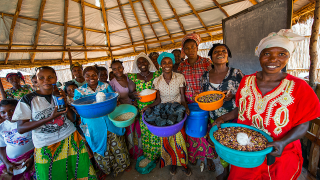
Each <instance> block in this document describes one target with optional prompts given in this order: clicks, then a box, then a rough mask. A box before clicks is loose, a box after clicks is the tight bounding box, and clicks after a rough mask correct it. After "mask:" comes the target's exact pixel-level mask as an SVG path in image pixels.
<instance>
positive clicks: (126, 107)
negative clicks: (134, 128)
mask: <svg viewBox="0 0 320 180" xmlns="http://www.w3.org/2000/svg"><path fill="white" fill-rule="evenodd" d="M137 114H138V110H137V108H136V107H135V106H133V105H130V104H121V105H119V106H117V107H116V109H115V110H114V111H113V112H112V113H110V114H109V115H108V117H109V119H110V121H111V122H112V123H113V124H114V125H115V126H117V127H121V128H123V127H128V126H130V125H131V124H132V123H133V122H134V120H135V117H136V116H137Z"/></svg>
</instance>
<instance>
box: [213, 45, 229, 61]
mask: <svg viewBox="0 0 320 180" xmlns="http://www.w3.org/2000/svg"><path fill="white" fill-rule="evenodd" d="M217 46H224V47H226V48H227V51H228V57H229V58H232V54H231V51H230V49H229V48H228V46H227V45H226V44H220V43H216V44H213V45H212V48H211V49H210V51H209V53H208V56H209V57H210V59H212V53H213V50H214V49H215V48H216V47H217Z"/></svg>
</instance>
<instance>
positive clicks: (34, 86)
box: [31, 75, 38, 91]
mask: <svg viewBox="0 0 320 180" xmlns="http://www.w3.org/2000/svg"><path fill="white" fill-rule="evenodd" d="M31 82H32V89H33V91H36V90H38V89H37V87H38V86H37V76H36V75H33V76H32V77H31Z"/></svg>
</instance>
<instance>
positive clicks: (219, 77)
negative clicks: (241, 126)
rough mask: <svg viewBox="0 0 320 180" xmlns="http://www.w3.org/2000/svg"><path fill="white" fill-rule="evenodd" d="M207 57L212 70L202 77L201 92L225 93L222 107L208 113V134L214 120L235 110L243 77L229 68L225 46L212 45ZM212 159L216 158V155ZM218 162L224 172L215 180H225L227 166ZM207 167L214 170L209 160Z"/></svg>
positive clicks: (227, 49) (226, 47) (229, 52)
mask: <svg viewBox="0 0 320 180" xmlns="http://www.w3.org/2000/svg"><path fill="white" fill-rule="evenodd" d="M208 56H209V57H210V58H211V60H212V65H211V67H212V69H211V70H210V71H206V72H205V73H204V74H203V76H202V81H201V82H202V88H203V91H204V92H205V91H223V92H225V93H227V95H226V97H225V99H224V103H223V106H222V107H221V108H219V109H217V110H215V111H210V112H209V116H210V119H211V122H209V124H208V132H210V129H211V128H212V123H213V121H214V120H215V119H217V118H218V117H220V116H222V115H224V114H227V113H228V112H230V111H232V110H233V109H234V108H236V103H235V98H234V97H235V94H236V92H237V90H238V87H239V84H240V81H241V79H242V77H243V76H244V75H243V74H242V72H241V70H239V69H235V68H231V67H229V63H228V58H229V57H230V58H231V57H232V55H231V51H230V49H229V48H228V46H227V45H225V44H219V43H217V44H213V46H212V48H211V49H210V51H209V53H208ZM208 137H209V136H208ZM209 142H210V140H209ZM211 144H212V143H211ZM212 146H213V144H212ZM215 155H216V154H215ZM214 158H217V155H216V156H215V157H214ZM220 161H221V164H222V166H223V167H224V171H223V174H221V173H222V172H217V173H216V175H217V179H225V178H226V176H227V172H228V167H229V164H228V163H227V162H225V161H223V160H220ZM215 162H217V161H215ZM217 163H219V161H218V162H217ZM210 165H211V166H210ZM219 165H220V163H219ZM208 166H209V169H210V170H211V171H214V170H215V165H214V163H213V162H212V161H211V160H209V161H208Z"/></svg>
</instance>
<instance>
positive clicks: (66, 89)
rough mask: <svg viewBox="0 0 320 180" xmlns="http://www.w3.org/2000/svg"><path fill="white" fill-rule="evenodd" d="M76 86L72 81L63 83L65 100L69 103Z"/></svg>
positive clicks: (71, 100)
mask: <svg viewBox="0 0 320 180" xmlns="http://www.w3.org/2000/svg"><path fill="white" fill-rule="evenodd" d="M77 88H78V85H77V84H76V83H75V82H73V81H68V82H66V83H65V84H64V92H65V93H66V95H67V102H68V104H69V105H70V104H71V103H72V102H73V101H74V100H73V97H74V90H75V89H77Z"/></svg>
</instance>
